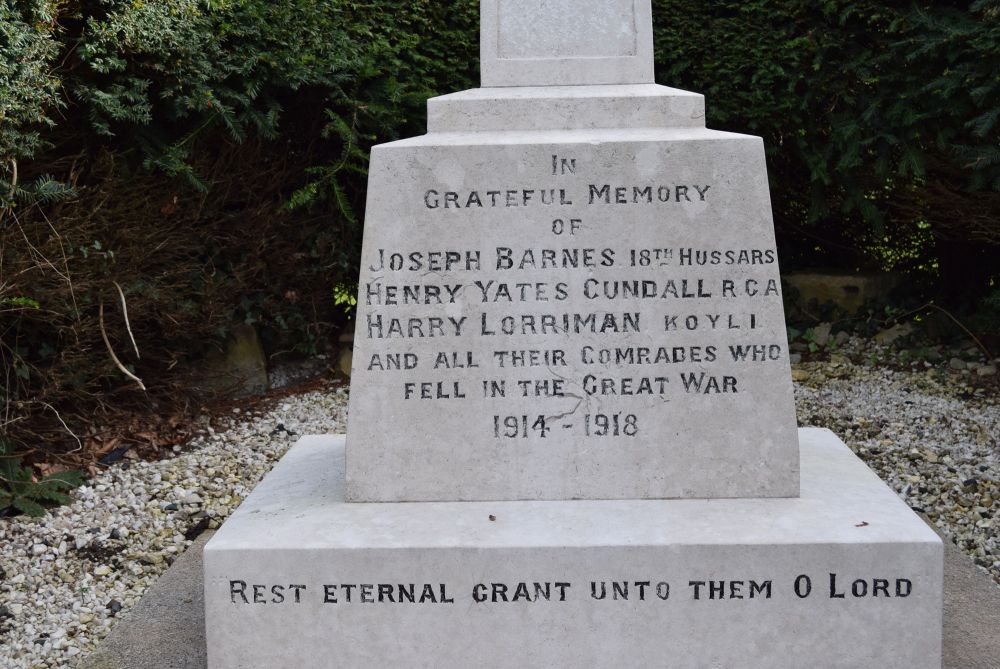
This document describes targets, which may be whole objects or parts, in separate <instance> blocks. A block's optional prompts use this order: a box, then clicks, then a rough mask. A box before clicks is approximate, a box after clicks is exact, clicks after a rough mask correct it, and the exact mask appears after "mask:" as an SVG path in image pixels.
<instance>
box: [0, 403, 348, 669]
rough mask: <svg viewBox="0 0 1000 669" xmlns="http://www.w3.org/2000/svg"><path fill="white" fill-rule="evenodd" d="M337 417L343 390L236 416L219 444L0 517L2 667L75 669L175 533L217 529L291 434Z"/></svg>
mask: <svg viewBox="0 0 1000 669" xmlns="http://www.w3.org/2000/svg"><path fill="white" fill-rule="evenodd" d="M346 412H347V390H346V388H344V387H342V386H330V387H328V388H327V389H325V390H323V391H315V392H309V393H305V394H301V395H297V396H293V397H288V398H284V399H283V400H282V402H281V407H280V409H279V408H277V407H276V408H274V409H272V410H270V411H265V412H261V411H258V410H257V409H253V408H250V409H242V410H241V412H240V413H239V414H238V415H237V414H229V417H228V418H224V419H223V420H226V421H229V423H230V424H229V425H228V427H226V428H224V429H220V430H219V433H220V434H222V435H224V436H225V437H226V439H224V440H216V439H213V436H212V434H211V433H210V432H209V431H208V430H206V431H205V432H204V433H203V434H201V435H200V436H198V437H196V438H195V439H193V440H192V441H191V442H190V443H188V444H186V445H185V446H184V448H182V449H181V452H180V453H179V454H177V455H175V456H174V457H172V458H170V459H168V460H161V461H159V462H131V463H130V465H129V467H128V469H123V468H122V467H121V466H120V465H116V466H114V467H112V468H110V469H108V470H106V471H104V472H102V473H101V474H100V475H98V476H97V477H95V478H94V479H93V480H91V481H88V483H87V485H85V486H81V487H80V488H78V489H77V490H75V491H74V492H73V497H74V501H73V503H72V504H69V505H67V506H64V507H61V508H58V509H55V510H53V511H52V512H51V513H50V514H49V515H47V516H46V517H44V518H27V517H15V518H7V519H0V570H3V572H6V576H3V577H0V606H5V607H6V608H7V611H8V612H9V613H10V614H11V615H12V616H13V617H12V618H6V619H2V620H0V667H2V669H48V668H53V669H54V668H56V667H59V668H60V669H62V668H64V667H74V666H76V665H77V664H78V663H79V661H80V659H81V658H82V657H85V656H86V655H88V654H89V653H90V652H91V651H92V650H93V649H94V648H95V647H96V645H97V644H98V642H99V641H100V640H101V639H103V638H104V637H105V636H106V635H107V634H108V632H109V631H110V629H111V627H112V625H113V624H114V622H115V620H116V619H117V618H118V617H120V616H123V615H125V614H126V613H127V612H128V609H129V608H130V607H132V606H133V605H134V604H135V603H136V602H137V601H138V600H139V598H140V597H141V596H142V595H143V593H144V592H145V591H146V589H147V588H149V586H150V585H151V584H152V583H153V582H155V580H156V578H157V577H158V576H159V575H160V574H161V573H163V571H165V570H166V569H167V568H168V567H169V565H170V563H171V562H173V560H174V559H175V558H176V556H177V555H178V554H180V553H181V552H183V551H184V549H185V548H187V546H188V545H190V543H191V541H190V540H188V539H186V538H185V533H187V532H189V530H192V529H193V528H195V527H196V526H197V525H198V524H199V523H201V524H202V526H204V524H205V523H206V522H208V521H207V519H208V518H209V517H211V518H213V520H212V521H211V522H212V523H214V524H215V526H218V524H219V522H221V521H222V520H224V519H225V518H226V517H227V516H228V515H229V513H230V512H231V511H232V510H233V509H235V508H236V506H238V505H239V503H240V502H241V501H242V499H243V497H244V496H246V494H247V493H248V492H249V491H250V490H252V489H253V487H254V486H255V485H256V484H257V482H258V481H259V480H260V478H261V477H262V476H263V475H264V474H265V473H266V472H267V471H269V470H270V469H271V467H272V466H273V465H274V463H275V462H276V461H277V460H278V459H279V458H280V457H281V456H282V455H283V454H284V453H285V451H286V450H287V449H288V447H289V446H290V445H291V444H292V443H294V440H295V439H296V438H297V437H298V436H299V435H303V434H326V433H336V432H343V431H344V430H345V429H346V424H347V423H346ZM279 423H280V424H282V425H283V429H282V430H280V431H275V426H276V425H278V424H279ZM217 427H218V424H217ZM289 434H292V435H293V436H292V437H291V438H290V437H289ZM171 505H173V506H171ZM200 510H204V512H205V515H204V516H202V517H201V518H197V517H195V516H194V515H189V514H197V513H198V512H199V511H200ZM190 536H192V537H193V536H194V535H193V533H192V534H191V535H190ZM3 572H0V573H3ZM112 602H114V604H112ZM118 606H121V609H120V610H119V611H117V613H115V612H113V611H112V608H117V607H118Z"/></svg>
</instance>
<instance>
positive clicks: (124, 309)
mask: <svg viewBox="0 0 1000 669" xmlns="http://www.w3.org/2000/svg"><path fill="white" fill-rule="evenodd" d="M115 288H117V289H118V297H120V298H121V299H122V316H124V317H125V329H126V330H127V331H128V338H129V339H130V340H132V348H134V349H135V357H136V359H137V360H141V359H142V356H141V355H139V346H138V345H137V344H136V343H135V336H134V335H133V334H132V325H131V324H130V323H129V322H128V305H127V304H125V291H123V290H122V287H121V286H120V285H118V282H117V281H115Z"/></svg>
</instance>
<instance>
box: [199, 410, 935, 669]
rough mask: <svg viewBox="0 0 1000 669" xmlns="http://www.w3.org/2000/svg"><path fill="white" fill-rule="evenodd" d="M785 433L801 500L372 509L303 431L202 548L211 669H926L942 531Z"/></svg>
mask: <svg viewBox="0 0 1000 669" xmlns="http://www.w3.org/2000/svg"><path fill="white" fill-rule="evenodd" d="M799 441H800V444H801V496H800V497H798V498H790V499H738V500H737V499H730V500H725V499H723V500H623V501H557V502H538V501H528V502H431V503H420V502H414V503H394V504H378V503H345V501H344V500H345V473H344V450H343V447H344V446H343V444H344V440H343V437H307V438H305V439H303V440H301V441H300V442H299V443H298V444H297V445H296V446H295V447H294V448H293V449H292V450H291V451H290V452H289V453H288V454H287V455H286V456H285V457H284V459H283V460H282V461H281V462H280V463H279V464H278V465H277V467H276V468H275V469H274V471H273V472H271V473H270V474H269V475H268V476H267V477H266V478H265V479H264V481H263V482H262V483H261V484H260V486H258V488H257V489H256V490H255V491H254V492H253V493H252V494H251V495H250V497H248V498H247V500H246V501H245V502H244V503H243V505H242V506H241V507H240V508H239V509H238V510H237V511H236V513H235V514H234V515H233V516H232V517H231V518H230V519H229V520H228V521H227V522H226V523H225V525H224V526H223V527H222V528H221V529H220V530H219V532H218V533H217V534H216V535H215V537H213V539H212V540H211V541H210V542H209V544H208V546H207V547H206V548H205V554H204V559H205V576H206V578H205V600H206V610H207V620H206V622H207V630H208V653H209V666H210V667H211V668H212V669H236V668H239V669H258V668H259V669H265V668H267V669H270V668H273V667H280V666H294V667H297V668H301V669H312V668H316V669H319V668H320V667H323V668H327V667H331V666H349V667H359V668H363V667H373V668H374V667H379V668H381V667H386V666H403V667H434V668H436V669H440V668H446V667H456V668H457V667H461V668H466V667H512V668H513V667H517V668H518V669H523V668H525V667H572V668H579V667H677V668H679V667H692V668H694V667H727V668H729V667H740V668H747V669H750V668H755V667H759V668H761V669H780V668H783V667H787V668H788V669H800V668H801V667H814V668H816V669H821V668H828V667H845V668H847V667H850V668H853V669H857V668H859V667H879V668H880V669H891V668H894V667H899V668H901V669H902V668H904V667H905V668H907V669H915V668H927V669H930V668H932V667H940V652H941V579H942V546H941V542H940V540H939V539H938V537H937V536H936V535H935V534H934V532H932V531H931V530H930V528H928V527H927V526H926V525H925V524H924V523H923V522H922V521H921V520H920V519H919V518H918V517H917V516H916V515H915V514H914V513H913V512H912V511H911V510H910V509H909V508H907V507H906V505H905V504H904V503H903V502H902V501H900V500H899V499H898V498H897V497H896V495H895V494H894V493H893V492H892V491H891V490H890V489H889V488H888V487H887V486H886V485H885V484H884V483H882V482H881V481H880V480H879V479H878V477H877V476H876V475H875V474H874V473H872V472H871V471H870V470H869V469H868V468H867V467H866V466H865V465H864V464H863V463H862V462H861V461H860V460H859V459H858V458H857V457H855V456H854V455H853V454H852V453H851V452H850V450H849V449H848V448H847V447H846V446H845V445H844V444H843V443H842V442H840V440H838V439H837V438H836V437H835V436H834V435H833V434H832V433H831V432H829V431H826V430H819V429H803V430H800V431H799ZM410 599H413V600H414V601H410ZM421 600H422V601H421Z"/></svg>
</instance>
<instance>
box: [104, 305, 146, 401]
mask: <svg viewBox="0 0 1000 669" xmlns="http://www.w3.org/2000/svg"><path fill="white" fill-rule="evenodd" d="M97 317H98V321H99V322H100V326H101V339H103V340H104V345H105V346H107V347H108V353H109V354H111V359H112V360H113V361H114V363H115V365H116V366H117V367H118V369H120V370H121V372H122V374H124V375H125V376H127V377H128V378H130V379H132V380H133V381H135V382H136V383H137V384H138V385H139V390H142V391H144V392H145V390H146V386H145V385H143V383H142V379H140V378H139V377H138V376H136V375H135V374H133V373H132V372H130V371H128V368H127V367H126V366H125V365H123V364H122V361H121V360H119V359H118V356H117V355H115V351H114V349H113V348H111V342H110V341H109V340H108V333H107V331H106V330H105V329H104V300H101V303H100V306H98V310H97Z"/></svg>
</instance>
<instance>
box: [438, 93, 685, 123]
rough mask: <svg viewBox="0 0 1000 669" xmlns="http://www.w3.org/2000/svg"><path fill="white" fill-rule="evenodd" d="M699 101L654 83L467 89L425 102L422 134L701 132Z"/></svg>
mask: <svg viewBox="0 0 1000 669" xmlns="http://www.w3.org/2000/svg"><path fill="white" fill-rule="evenodd" d="M704 127H705V97H704V96H703V95H701V94H699V93H691V92H688V91H682V90H679V89H677V88H668V87H666V86H658V85H657V84H634V85H630V86H517V87H512V88H473V89H470V90H467V91H461V92H459V93H450V94H448V95H441V96H438V97H435V98H431V99H430V100H428V101H427V132H429V133H436V132H489V131H505V130H508V131H509V130H549V129H552V128H560V129H563V130H591V129H595V128H704Z"/></svg>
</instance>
